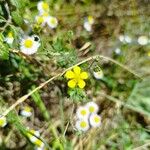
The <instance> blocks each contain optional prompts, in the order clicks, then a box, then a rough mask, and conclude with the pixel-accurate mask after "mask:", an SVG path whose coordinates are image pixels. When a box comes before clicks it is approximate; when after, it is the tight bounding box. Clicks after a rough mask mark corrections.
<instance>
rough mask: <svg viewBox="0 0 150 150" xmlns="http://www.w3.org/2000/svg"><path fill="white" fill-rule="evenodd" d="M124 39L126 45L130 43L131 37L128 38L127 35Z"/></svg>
mask: <svg viewBox="0 0 150 150" xmlns="http://www.w3.org/2000/svg"><path fill="white" fill-rule="evenodd" d="M124 39H125V42H126V43H131V42H132V39H131V37H129V36H127V35H125V36H124Z"/></svg>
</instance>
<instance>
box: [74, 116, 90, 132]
mask: <svg viewBox="0 0 150 150" xmlns="http://www.w3.org/2000/svg"><path fill="white" fill-rule="evenodd" d="M75 127H76V129H77V130H78V131H83V132H85V131H87V130H88V129H89V128H90V126H89V122H88V120H87V119H82V120H77V122H76V125H75Z"/></svg>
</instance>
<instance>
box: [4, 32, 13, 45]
mask: <svg viewBox="0 0 150 150" xmlns="http://www.w3.org/2000/svg"><path fill="white" fill-rule="evenodd" d="M5 41H6V42H7V43H8V44H12V43H13V41H14V37H13V33H12V32H9V33H8V35H7V37H6V38H5Z"/></svg>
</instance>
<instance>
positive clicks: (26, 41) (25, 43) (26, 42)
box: [24, 39, 33, 48]
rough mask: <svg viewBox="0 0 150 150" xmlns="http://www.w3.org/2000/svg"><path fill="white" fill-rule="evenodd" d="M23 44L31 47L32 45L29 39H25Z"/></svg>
mask: <svg viewBox="0 0 150 150" xmlns="http://www.w3.org/2000/svg"><path fill="white" fill-rule="evenodd" d="M24 46H25V47H27V48H31V47H32V46H33V41H32V40H30V39H27V40H25V42H24Z"/></svg>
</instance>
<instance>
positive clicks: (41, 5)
mask: <svg viewBox="0 0 150 150" xmlns="http://www.w3.org/2000/svg"><path fill="white" fill-rule="evenodd" d="M37 9H38V11H39V12H40V13H44V12H48V11H49V6H48V3H46V2H43V1H40V2H39V3H38V4H37Z"/></svg>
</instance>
